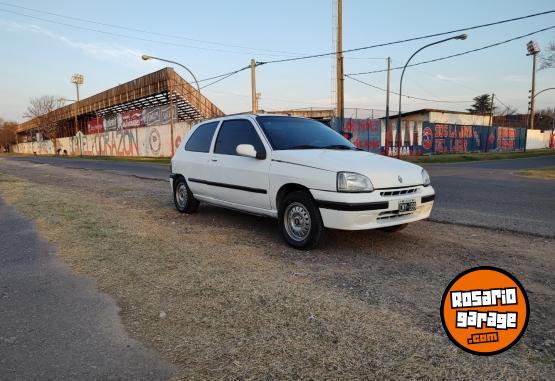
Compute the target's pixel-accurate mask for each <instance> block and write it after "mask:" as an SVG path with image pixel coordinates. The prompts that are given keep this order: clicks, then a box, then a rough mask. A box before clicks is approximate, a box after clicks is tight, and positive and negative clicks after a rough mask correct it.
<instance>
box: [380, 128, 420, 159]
mask: <svg viewBox="0 0 555 381" xmlns="http://www.w3.org/2000/svg"><path fill="white" fill-rule="evenodd" d="M399 131H400V139H398V137H397V122H396V121H391V122H390V123H389V126H387V128H385V123H384V128H383V134H382V149H381V153H382V154H384V155H387V156H397V151H398V150H399V154H400V155H401V156H417V155H422V153H423V149H422V122H420V121H414V120H402V121H401V126H400V128H399ZM399 142H400V143H401V144H398V143H399ZM398 146H399V147H398Z"/></svg>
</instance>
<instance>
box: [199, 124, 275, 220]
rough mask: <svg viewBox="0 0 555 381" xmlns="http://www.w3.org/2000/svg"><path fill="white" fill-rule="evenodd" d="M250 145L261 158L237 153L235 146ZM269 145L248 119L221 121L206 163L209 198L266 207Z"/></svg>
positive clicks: (261, 207)
mask: <svg viewBox="0 0 555 381" xmlns="http://www.w3.org/2000/svg"><path fill="white" fill-rule="evenodd" d="M239 144H251V145H252V146H254V148H255V150H256V151H257V153H259V154H260V155H259V156H262V157H264V158H263V159H260V158H259V159H256V158H252V157H245V156H239V155H238V154H237V151H236V150H237V146H238V145H239ZM267 152H269V147H266V146H265V145H264V143H263V140H262V137H261V135H260V132H259V131H258V130H257V128H256V127H255V126H254V125H253V124H252V123H251V122H250V121H249V120H248V119H230V120H225V121H223V122H222V124H221V126H220V128H219V130H218V132H217V136H216V141H215V143H214V149H213V153H212V155H211V158H210V163H209V172H208V173H209V179H208V180H209V182H210V184H209V185H208V187H209V189H208V192H209V193H210V195H211V197H213V198H215V199H217V200H220V201H224V202H227V203H233V204H237V205H244V206H249V207H253V208H260V209H266V210H269V209H270V199H269V196H268V189H269V168H270V161H271V160H270V157H269V155H267Z"/></svg>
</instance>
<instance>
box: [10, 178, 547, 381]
mask: <svg viewBox="0 0 555 381" xmlns="http://www.w3.org/2000/svg"><path fill="white" fill-rule="evenodd" d="M57 175H58V174H56V173H54V174H50V175H48V176H53V177H56V176H57ZM72 176H74V177H75V178H76V179H79V181H85V179H86V176H85V175H82V174H80V173H79V172H77V171H73V172H72ZM103 176H112V175H103ZM112 181H113V183H112ZM118 181H121V180H106V181H105V182H103V183H102V184H101V185H102V186H111V188H107V189H105V191H101V190H100V185H99V189H90V191H87V190H86V189H85V188H72V187H70V186H64V185H62V184H59V185H55V184H56V181H55V180H52V183H51V184H44V183H42V184H40V186H36V184H34V186H31V185H33V183H31V182H30V181H29V180H25V179H21V178H15V177H11V176H6V175H5V174H4V175H3V174H1V173H0V195H1V196H2V197H3V198H5V199H6V200H7V201H8V202H9V203H10V204H12V205H14V206H15V207H16V208H17V209H18V210H19V211H20V212H22V213H24V214H25V215H27V216H29V217H30V218H33V219H34V220H35V221H37V223H38V226H39V229H40V231H41V232H42V233H43V234H44V236H45V237H46V238H47V239H48V240H50V241H52V242H55V243H56V245H57V246H58V249H59V253H60V255H61V256H62V257H63V259H64V260H65V261H66V262H67V263H68V264H69V265H70V267H71V268H72V269H74V270H76V271H79V272H81V273H85V274H89V275H91V276H93V277H94V278H95V279H96V280H97V282H98V287H99V289H100V290H102V291H104V292H107V293H109V294H110V295H112V296H113V297H114V298H115V299H116V301H117V303H118V305H119V306H120V307H121V317H122V320H123V323H124V325H125V326H126V328H127V329H128V331H129V332H130V334H131V335H132V336H133V337H135V338H137V339H139V340H141V341H143V342H145V343H147V344H148V345H151V346H152V347H154V348H155V349H157V350H158V351H160V352H161V353H162V354H163V355H164V356H165V357H166V358H168V359H169V360H170V361H172V362H173V363H175V364H176V365H177V366H178V367H179V369H180V373H179V374H178V377H182V378H185V379H207V378H211V379H212V378H218V379H222V378H224V379H238V378H241V379H242V378H249V379H260V378H264V379H275V378H280V379H283V378H295V379H296V378H311V379H322V378H326V379H338V378H342V379H355V378H356V379H360V378H379V379H383V378H387V379H389V378H461V379H462V378H473V377H479V378H515V377H526V376H530V377H533V376H536V377H539V378H542V377H544V376H546V375H547V374H549V372H550V371H552V370H553V366H554V360H553V356H551V355H549V356H547V357H546V356H545V355H543V354H541V353H537V352H536V351H534V350H531V349H528V348H526V347H523V348H521V350H520V351H519V352H518V353H517V354H514V353H513V356H509V355H507V356H505V355H503V356H498V357H496V358H477V357H474V356H471V355H468V354H465V353H463V352H461V351H459V350H456V349H454V347H453V346H452V345H451V344H450V343H449V341H448V340H447V339H446V338H445V337H444V336H443V334H442V333H441V331H439V330H435V331H431V330H429V329H426V328H425V327H423V326H422V324H420V323H419V319H420V317H418V316H415V315H414V310H412V309H411V308H410V307H409V306H407V307H406V308H403V307H401V308H399V307H398V306H394V304H395V303H389V302H388V301H387V300H385V303H372V302H369V301H368V300H366V299H365V298H363V297H361V296H360V295H359V294H357V293H353V292H349V291H348V289H346V287H341V286H338V283H337V279H338V278H345V277H350V281H351V282H352V281H353V275H355V276H356V275H357V270H356V269H350V268H348V267H347V268H346V267H345V266H344V265H345V263H339V264H338V263H333V264H331V263H329V264H326V263H316V262H314V260H315V258H317V257H315V255H316V254H315V253H314V254H313V253H302V254H301V253H300V252H296V251H291V250H290V249H288V248H286V247H284V246H283V245H282V244H281V243H279V241H277V243H276V241H275V240H274V239H267V238H268V237H266V236H265V233H264V231H263V230H264V228H262V229H261V230H262V232H260V233H259V234H257V230H258V229H259V228H258V227H257V226H256V225H254V226H251V228H250V230H247V229H248V228H245V227H244V226H241V225H233V224H225V223H224V224H221V223H218V222H217V221H204V222H203V220H199V218H206V217H198V216H186V215H178V214H176V213H175V212H174V211H172V210H171V209H170V207H169V202H168V200H163V201H159V202H160V204H156V201H155V200H156V199H155V198H153V197H151V198H148V196H149V194H148V192H149V191H148V189H147V190H144V191H140V192H139V191H137V189H136V188H134V187H133V186H131V185H130V184H128V183H129V182H131V181H134V182H137V181H138V180H129V179H125V181H121V184H120V183H118ZM117 184H119V186H116V185H117ZM123 184H126V185H125V186H124V185H123ZM164 186H166V185H165V184H164ZM141 200H142V201H141ZM201 213H202V211H201ZM264 221H265V222H264V224H267V223H269V224H272V222H267V221H266V220H264ZM442 228H443V229H452V227H442ZM357 237H359V236H355V238H354V239H355V240H356V239H360V238H357ZM445 242H447V243H448V241H445ZM453 242H454V241H453ZM452 244H455V243H452ZM439 247H441V245H440V246H439ZM541 250H544V249H541ZM372 251H374V250H372ZM378 252H379V251H378V250H376V255H378V256H379V254H377V253H378ZM397 255H401V256H402V255H403V253H402V252H401V253H399V254H397V253H394V254H392V256H391V257H390V259H389V260H391V261H392V262H393V263H394V262H395V257H396V256H397ZM331 258H333V257H332V256H328V257H327V258H323V259H324V260H331ZM353 258H356V256H355V257H351V258H350V257H348V256H346V257H345V259H344V261H350V260H352V259H353ZM368 260H370V261H372V258H371V257H369V258H368V257H367V258H366V259H365V261H368ZM376 260H379V258H376ZM328 267H329V268H328ZM373 271H377V273H376V275H377V276H382V275H378V273H379V272H380V269H373ZM388 271H391V269H389V270H388ZM396 271H398V272H399V275H401V278H397V282H396V283H395V284H394V285H393V286H392V287H398V288H399V289H400V290H401V292H405V291H406V293H407V295H410V294H411V293H413V292H414V291H415V288H414V287H413V286H412V285H408V284H407V285H406V287H407V289H406V290H405V291H403V289H404V288H403V284H405V280H404V279H403V278H402V273H403V271H404V270H403V269H402V268H398V269H397V270H396ZM358 275H360V276H361V277H363V276H364V274H358ZM399 275H396V276H399ZM380 279H381V278H380ZM384 279H388V281H393V280H394V279H390V277H389V276H387V277H386V278H384ZM356 280H357V281H358V282H365V281H366V280H367V279H364V278H361V279H356ZM369 281H370V283H371V280H369ZM393 283H394V282H392V284H393ZM382 287H387V285H385V284H384V285H380V284H378V285H376V288H375V289H374V290H373V292H375V293H376V295H377V296H376V298H381V296H380V295H379V293H380V289H381V288H382ZM435 288H436V287H431V289H432V291H431V292H432V293H435V294H440V293H441V291H442V290H440V289H437V290H436V289H435ZM425 292H426V293H427V292H430V291H425ZM409 299H413V297H410V296H409ZM390 304H391V306H390ZM392 307H395V308H392ZM432 310H433V311H435V310H434V308H432ZM160 311H165V312H166V314H167V317H166V318H164V319H161V318H159V313H160ZM431 313H432V315H433V316H434V319H435V318H437V319H438V317H436V316H435V313H434V312H431ZM500 360H501V361H502V362H501V363H499V362H498V361H500ZM546 372H547V373H546Z"/></svg>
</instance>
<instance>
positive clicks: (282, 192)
mask: <svg viewBox="0 0 555 381" xmlns="http://www.w3.org/2000/svg"><path fill="white" fill-rule="evenodd" d="M297 191H305V192H306V193H308V195H309V196H310V198H312V194H311V193H310V189H308V188H307V187H306V186H304V185H301V184H298V183H287V184H284V185H282V186H281V187H280V188H279V190H278V191H277V193H276V209H277V210H278V211H279V210H280V209H281V203H282V202H283V199H284V198H285V196H287V195H288V194H289V193H292V192H297Z"/></svg>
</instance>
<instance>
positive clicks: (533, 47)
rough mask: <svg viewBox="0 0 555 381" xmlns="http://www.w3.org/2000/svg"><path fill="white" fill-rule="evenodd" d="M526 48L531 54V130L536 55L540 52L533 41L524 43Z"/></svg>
mask: <svg viewBox="0 0 555 381" xmlns="http://www.w3.org/2000/svg"><path fill="white" fill-rule="evenodd" d="M526 48H527V49H528V54H527V56H532V91H531V92H530V123H529V125H530V126H529V127H530V129H531V130H533V129H534V113H535V109H534V106H535V102H534V98H535V97H534V94H536V56H537V55H538V53H539V52H540V48H539V46H538V43H537V42H535V41H530V42H528V44H526Z"/></svg>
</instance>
